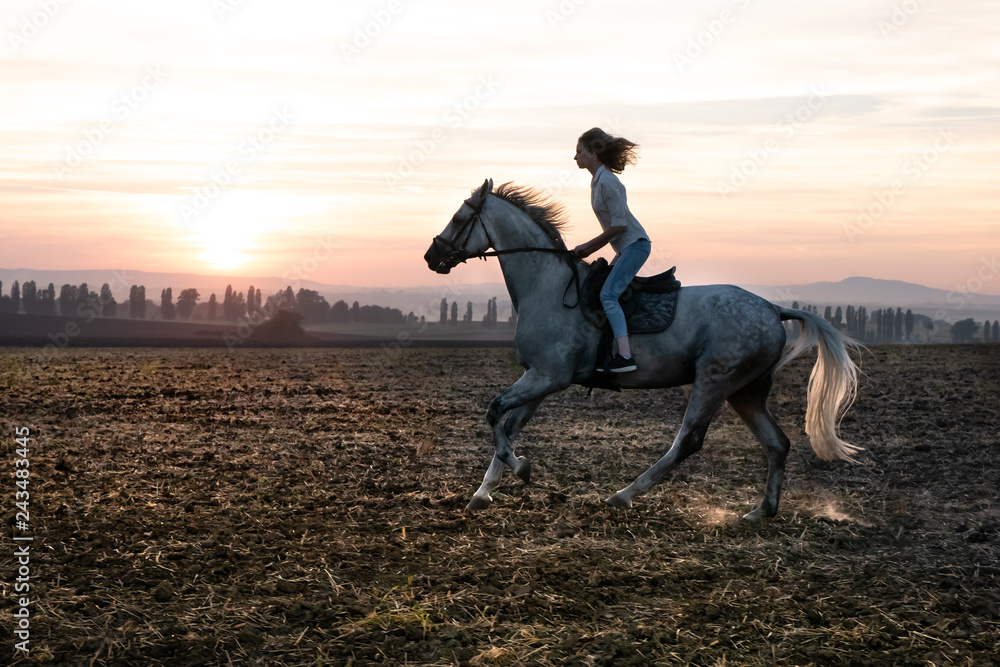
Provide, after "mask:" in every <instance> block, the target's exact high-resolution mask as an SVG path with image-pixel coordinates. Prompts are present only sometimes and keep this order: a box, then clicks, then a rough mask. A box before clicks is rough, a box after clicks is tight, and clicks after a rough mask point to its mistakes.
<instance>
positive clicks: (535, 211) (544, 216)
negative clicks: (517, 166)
mask: <svg viewBox="0 0 1000 667" xmlns="http://www.w3.org/2000/svg"><path fill="white" fill-rule="evenodd" d="M493 194H495V195H496V196H497V197H499V198H500V199H503V200H504V201H505V202H507V203H508V204H513V205H514V206H515V207H517V208H518V209H519V210H521V211H523V212H524V213H525V214H527V216H528V217H529V218H531V220H532V221H533V222H534V223H535V224H536V225H538V226H539V227H540V228H541V229H542V231H544V232H545V234H546V236H548V237H549V238H550V239H552V240H553V241H554V242H555V244H556V247H558V248H565V247H566V243H565V242H564V241H563V238H562V230H563V229H564V228H565V227H566V225H567V224H568V222H569V221H568V220H567V219H566V211H565V209H564V208H563V206H562V204H559V203H556V202H552V201H548V200H547V199H546V197H545V195H544V194H542V193H541V192H539V191H537V190H534V189H532V188H529V187H527V186H524V185H514V183H513V182H508V183H504V184H503V185H501V186H499V187H497V188H496V189H495V190H494V191H493Z"/></svg>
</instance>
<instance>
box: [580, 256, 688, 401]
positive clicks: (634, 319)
mask: <svg viewBox="0 0 1000 667" xmlns="http://www.w3.org/2000/svg"><path fill="white" fill-rule="evenodd" d="M676 270H677V267H676V266H675V267H672V268H671V269H670V270H669V271H664V272H663V273H660V274H657V275H655V276H649V277H639V276H636V277H635V278H634V279H633V280H632V282H631V283H630V284H629V286H628V288H626V290H625V291H624V292H623V293H622V295H621V296H620V297H619V298H618V303H619V304H620V305H621V307H622V311H623V312H624V313H625V322H626V323H627V324H628V331H629V334H633V333H636V334H643V333H659V332H661V331H665V330H666V329H667V327H669V326H670V324H671V322H673V321H674V313H675V312H676V310H677V292H678V291H679V290H680V287H681V283H680V281H679V280H677V278H676V277H675V276H674V271H676ZM610 273H611V265H610V264H608V261H607V260H606V259H604V258H603V257H600V258H598V259H597V260H596V261H594V262H593V263H592V264H591V265H590V272H589V273H588V274H587V277H586V278H585V279H584V281H583V284H582V285H581V287H580V292H581V295H582V298H581V303H582V304H583V313H584V316H585V317H586V318H587V321H588V322H590V323H591V324H592V325H594V326H595V327H597V328H598V329H600V330H601V340H600V343H599V344H598V346H597V359H596V360H595V364H594V365H595V367H597V366H602V367H603V368H604V369H605V371H604V372H596V371H595V373H594V376H593V377H592V378H591V381H590V382H589V383H587V384H588V385H589V386H590V387H591V388H593V387H598V388H602V389H613V390H615V391H618V390H619V388H618V385H617V383H615V382H614V381H613V380H612V379H611V377H610V375H611V374H610V373H608V372H607V365H608V363H609V362H610V361H611V350H612V347H611V344H612V342H613V341H614V334H613V333H612V331H611V325H610V324H609V323H608V318H607V316H606V315H605V314H604V306H602V305H601V288H602V287H603V286H604V281H605V280H607V277H608V274H610Z"/></svg>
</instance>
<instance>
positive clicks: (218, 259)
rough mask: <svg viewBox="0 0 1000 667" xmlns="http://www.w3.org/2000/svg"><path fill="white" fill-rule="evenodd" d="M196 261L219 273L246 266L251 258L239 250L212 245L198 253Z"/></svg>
mask: <svg viewBox="0 0 1000 667" xmlns="http://www.w3.org/2000/svg"><path fill="white" fill-rule="evenodd" d="M198 259H199V260H201V261H202V262H205V263H206V264H208V265H210V266H212V267H213V268H215V269H218V270H220V271H228V270H230V269H235V268H236V267H238V266H242V265H243V264H246V263H247V262H249V261H250V260H252V259H253V257H252V256H250V255H248V254H247V253H245V252H243V251H242V250H240V249H239V248H232V247H224V246H223V247H220V246H216V245H213V246H212V247H209V248H206V249H205V250H204V251H203V252H201V253H199V255H198Z"/></svg>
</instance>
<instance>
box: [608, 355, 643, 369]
mask: <svg viewBox="0 0 1000 667" xmlns="http://www.w3.org/2000/svg"><path fill="white" fill-rule="evenodd" d="M635 369H636V366H635V359H633V358H632V357H629V358H628V359H626V358H625V357H623V356H622V355H620V354H616V355H615V358H614V359H612V360H611V364H610V366H609V368H608V370H610V371H611V372H612V373H631V372H632V371H634V370H635Z"/></svg>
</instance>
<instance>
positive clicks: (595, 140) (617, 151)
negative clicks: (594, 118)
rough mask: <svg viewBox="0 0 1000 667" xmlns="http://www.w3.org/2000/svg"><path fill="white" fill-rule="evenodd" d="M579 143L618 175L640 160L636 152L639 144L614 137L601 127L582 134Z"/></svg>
mask: <svg viewBox="0 0 1000 667" xmlns="http://www.w3.org/2000/svg"><path fill="white" fill-rule="evenodd" d="M579 141H580V143H581V144H583V145H584V146H585V147H586V148H587V150H589V151H590V152H591V153H593V154H594V155H596V156H597V159H598V160H600V161H601V163H602V164H603V165H604V166H605V167H607V168H608V169H609V170H611V171H613V172H614V173H616V174H620V173H622V170H623V169H624V168H625V165H629V164H635V162H636V160H637V159H638V158H639V155H638V152H637V151H636V149H637V148H638V147H639V144H637V143H634V142H632V141H629V140H628V139H626V138H625V137H613V136H611V135H610V134H608V133H607V132H605V131H604V130H602V129H601V128H599V127H592V128H590V129H589V130H587V131H586V132H584V133H583V134H581V135H580V140H579Z"/></svg>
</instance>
